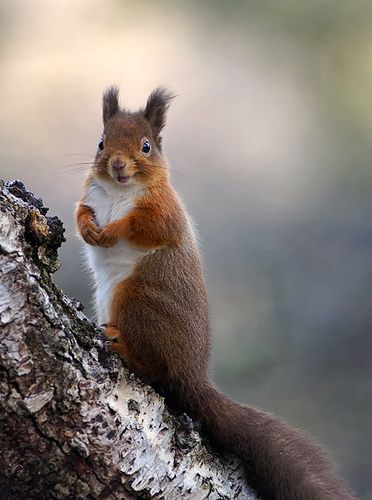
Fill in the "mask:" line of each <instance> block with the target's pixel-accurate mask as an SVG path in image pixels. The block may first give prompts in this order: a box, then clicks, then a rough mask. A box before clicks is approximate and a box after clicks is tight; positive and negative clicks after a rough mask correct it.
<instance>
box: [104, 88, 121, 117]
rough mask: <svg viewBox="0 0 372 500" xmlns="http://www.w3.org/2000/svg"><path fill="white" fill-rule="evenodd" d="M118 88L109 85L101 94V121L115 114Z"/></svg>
mask: <svg viewBox="0 0 372 500" xmlns="http://www.w3.org/2000/svg"><path fill="white" fill-rule="evenodd" d="M119 109H120V108H119V89H118V88H117V87H114V86H113V87H109V88H108V89H107V90H106V92H105V93H104V94H103V102H102V111H103V123H104V124H105V123H106V122H107V120H108V119H110V118H111V117H112V116H114V115H116V113H117V112H118V111H119Z"/></svg>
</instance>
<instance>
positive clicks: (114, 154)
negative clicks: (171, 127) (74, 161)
mask: <svg viewBox="0 0 372 500" xmlns="http://www.w3.org/2000/svg"><path fill="white" fill-rule="evenodd" d="M173 97H174V96H173V95H172V94H171V92H170V91H169V90H167V89H166V88H163V87H159V88H157V89H156V90H154V91H153V92H152V94H151V95H150V97H149V98H148V100H147V104H146V107H145V108H144V109H141V110H139V111H137V112H135V113H132V112H129V111H127V110H126V109H124V108H120V106H119V90H118V89H117V87H110V88H109V89H107V91H106V92H105V93H104V95H103V126H104V131H103V135H102V139H101V141H100V142H99V144H98V151H97V155H96V160H95V164H94V172H95V174H96V175H98V176H99V177H104V178H107V179H111V180H112V181H113V182H115V183H116V184H117V185H121V186H127V185H130V184H133V183H137V182H138V183H147V182H149V181H152V180H154V179H156V178H162V177H164V176H166V175H167V165H166V161H165V159H164V157H163V155H162V151H161V136H160V133H161V131H162V129H163V127H164V125H165V119H166V113H167V110H168V107H169V103H170V101H171V100H172V99H173Z"/></svg>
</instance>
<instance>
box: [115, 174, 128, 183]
mask: <svg viewBox="0 0 372 500" xmlns="http://www.w3.org/2000/svg"><path fill="white" fill-rule="evenodd" d="M129 179H130V175H121V174H119V175H118V177H117V180H118V182H120V184H126V183H127V182H128V181H129Z"/></svg>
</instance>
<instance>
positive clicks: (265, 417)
mask: <svg viewBox="0 0 372 500" xmlns="http://www.w3.org/2000/svg"><path fill="white" fill-rule="evenodd" d="M169 390H170V391H171V394H176V395H177V400H178V401H177V403H176V405H177V407H178V409H179V410H182V411H187V412H188V413H189V414H190V415H191V416H193V417H194V418H196V419H198V420H199V421H200V422H201V423H202V425H203V426H204V427H205V430H206V432H207V434H208V436H209V437H210V439H211V441H212V442H213V444H214V445H216V446H218V447H219V448H221V449H224V450H229V451H231V452H233V453H234V454H236V455H238V456H239V457H240V458H241V459H243V462H245V464H246V466H247V469H248V470H250V471H251V474H252V469H253V471H254V475H255V476H257V477H259V478H260V480H259V482H258V484H256V485H255V487H256V489H257V491H258V493H259V494H260V495H262V497H263V498H264V499H267V500H331V499H332V500H335V499H337V500H352V499H354V498H355V497H354V496H353V494H352V493H351V492H350V490H349V489H348V487H347V486H346V484H345V483H344V482H343V481H342V479H341V478H340V477H339V475H338V474H337V472H336V471H335V469H334V468H333V465H332V463H331V461H330V460H329V458H328V457H327V455H326V453H325V452H324V451H323V450H322V449H321V447H320V446H318V445H317V444H316V442H315V441H314V440H313V439H311V438H309V437H308V436H307V435H306V434H305V433H303V432H302V431H299V430H297V429H295V428H293V427H289V426H288V425H286V424H285V423H284V422H282V421H281V420H280V419H278V418H277V417H273V416H272V415H270V414H268V413H265V412H263V411H260V410H258V409H256V408H253V407H250V406H243V405H241V404H239V403H237V402H235V401H233V400H231V399H229V398H228V397H226V396H224V395H223V394H221V392H219V390H218V389H217V388H216V387H214V386H213V385H212V383H208V382H206V383H204V384H203V385H200V381H196V382H195V383H194V384H193V383H192V382H191V381H189V380H188V381H184V382H182V381H179V380H177V381H173V382H172V383H171V385H170V387H169ZM170 399H172V398H170ZM171 404H175V403H174V402H172V403H171Z"/></svg>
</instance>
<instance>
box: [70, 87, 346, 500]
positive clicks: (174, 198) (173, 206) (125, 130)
mask: <svg viewBox="0 0 372 500" xmlns="http://www.w3.org/2000/svg"><path fill="white" fill-rule="evenodd" d="M172 98H173V96H172V94H171V93H170V92H169V91H168V90H167V89H165V88H158V89H156V90H155V91H154V92H152V94H151V95H150V97H149V98H148V100H147V104H146V106H145V108H144V109H140V110H139V111H137V112H134V113H133V112H129V111H128V110H127V109H122V108H120V106H119V101H118V89H117V88H116V87H110V88H109V89H108V90H107V91H106V92H105V93H104V96H103V124H104V132H103V136H102V140H101V141H100V143H99V145H98V151H97V155H96V159H95V161H94V163H93V165H92V167H91V169H90V171H89V174H88V177H87V179H86V182H85V185H84V189H83V195H82V198H81V200H80V202H79V204H78V208H77V211H76V219H77V226H78V231H79V233H80V235H81V237H82V239H83V240H84V242H85V244H86V245H85V250H86V256H87V260H88V264H89V267H90V269H91V271H92V273H93V277H94V282H95V292H96V295H95V307H96V313H97V317H98V318H97V319H98V321H99V323H102V324H104V325H105V331H106V334H107V336H108V338H109V339H111V340H112V349H114V350H115V351H117V352H119V353H120V355H121V356H122V357H123V358H124V360H125V361H126V363H127V364H128V365H129V367H130V368H131V369H132V370H133V371H134V372H135V373H136V374H138V375H139V376H140V377H141V378H142V379H143V380H145V381H147V382H149V383H151V384H155V385H156V386H157V387H160V388H161V390H162V393H163V394H164V395H165V397H166V401H167V402H168V404H169V405H170V406H172V407H173V408H175V409H177V410H178V411H182V412H183V411H184V412H186V413H188V414H189V415H190V416H191V417H192V418H194V419H195V420H197V421H199V422H200V423H201V425H202V427H203V428H204V430H205V432H206V434H207V435H208V437H209V439H210V440H211V442H212V444H214V445H215V446H216V447H218V448H220V449H224V450H229V451H230V452H232V453H234V454H236V455H238V456H239V457H240V458H241V459H242V460H243V463H244V464H246V468H247V475H248V477H247V479H248V480H249V477H250V476H249V474H250V473H252V471H253V476H254V477H255V478H257V480H256V482H257V484H256V485H255V487H256V489H257V492H258V494H259V495H261V496H262V497H263V498H265V499H275V500H291V499H298V500H326V499H329V500H331V499H344V500H351V499H353V498H355V497H354V496H353V494H352V493H351V492H350V490H349V489H348V487H347V485H346V484H345V483H344V481H343V480H342V479H341V478H340V477H339V475H338V473H337V472H336V471H335V469H334V466H333V464H332V462H331V461H330V460H329V458H328V457H327V455H326V453H325V452H324V451H323V450H322V448H321V447H320V446H319V445H318V444H316V443H315V442H314V441H313V440H312V439H311V438H309V437H307V436H306V435H305V434H304V433H302V432H301V431H299V430H297V429H295V428H293V427H290V426H289V425H287V424H285V423H284V422H282V421H281V420H280V419H278V418H276V417H274V416H272V415H270V414H268V413H265V412H263V411H260V410H258V409H256V408H253V407H250V406H245V405H241V404H239V403H236V402H235V401H233V400H231V399H229V398H228V397H226V396H224V395H223V394H222V393H221V392H220V391H219V390H218V389H217V388H216V387H215V386H214V384H213V382H212V381H211V378H210V374H209V354H210V348H211V339H210V329H209V319H208V298H207V289H206V284H205V279H204V275H203V268H202V261H201V256H200V252H199V249H198V243H197V240H196V237H195V233H194V229H193V224H192V221H191V219H190V217H189V215H188V214H187V212H186V210H185V207H184V205H183V203H182V202H181V200H180V198H179V197H178V195H177V193H176V192H175V190H174V188H173V187H172V185H171V182H170V176H169V170H168V166H167V161H166V159H165V157H164V154H163V151H162V142H161V135H160V134H161V131H162V129H163V127H164V125H165V119H166V113H167V110H168V107H169V104H170V101H171V100H172Z"/></svg>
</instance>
